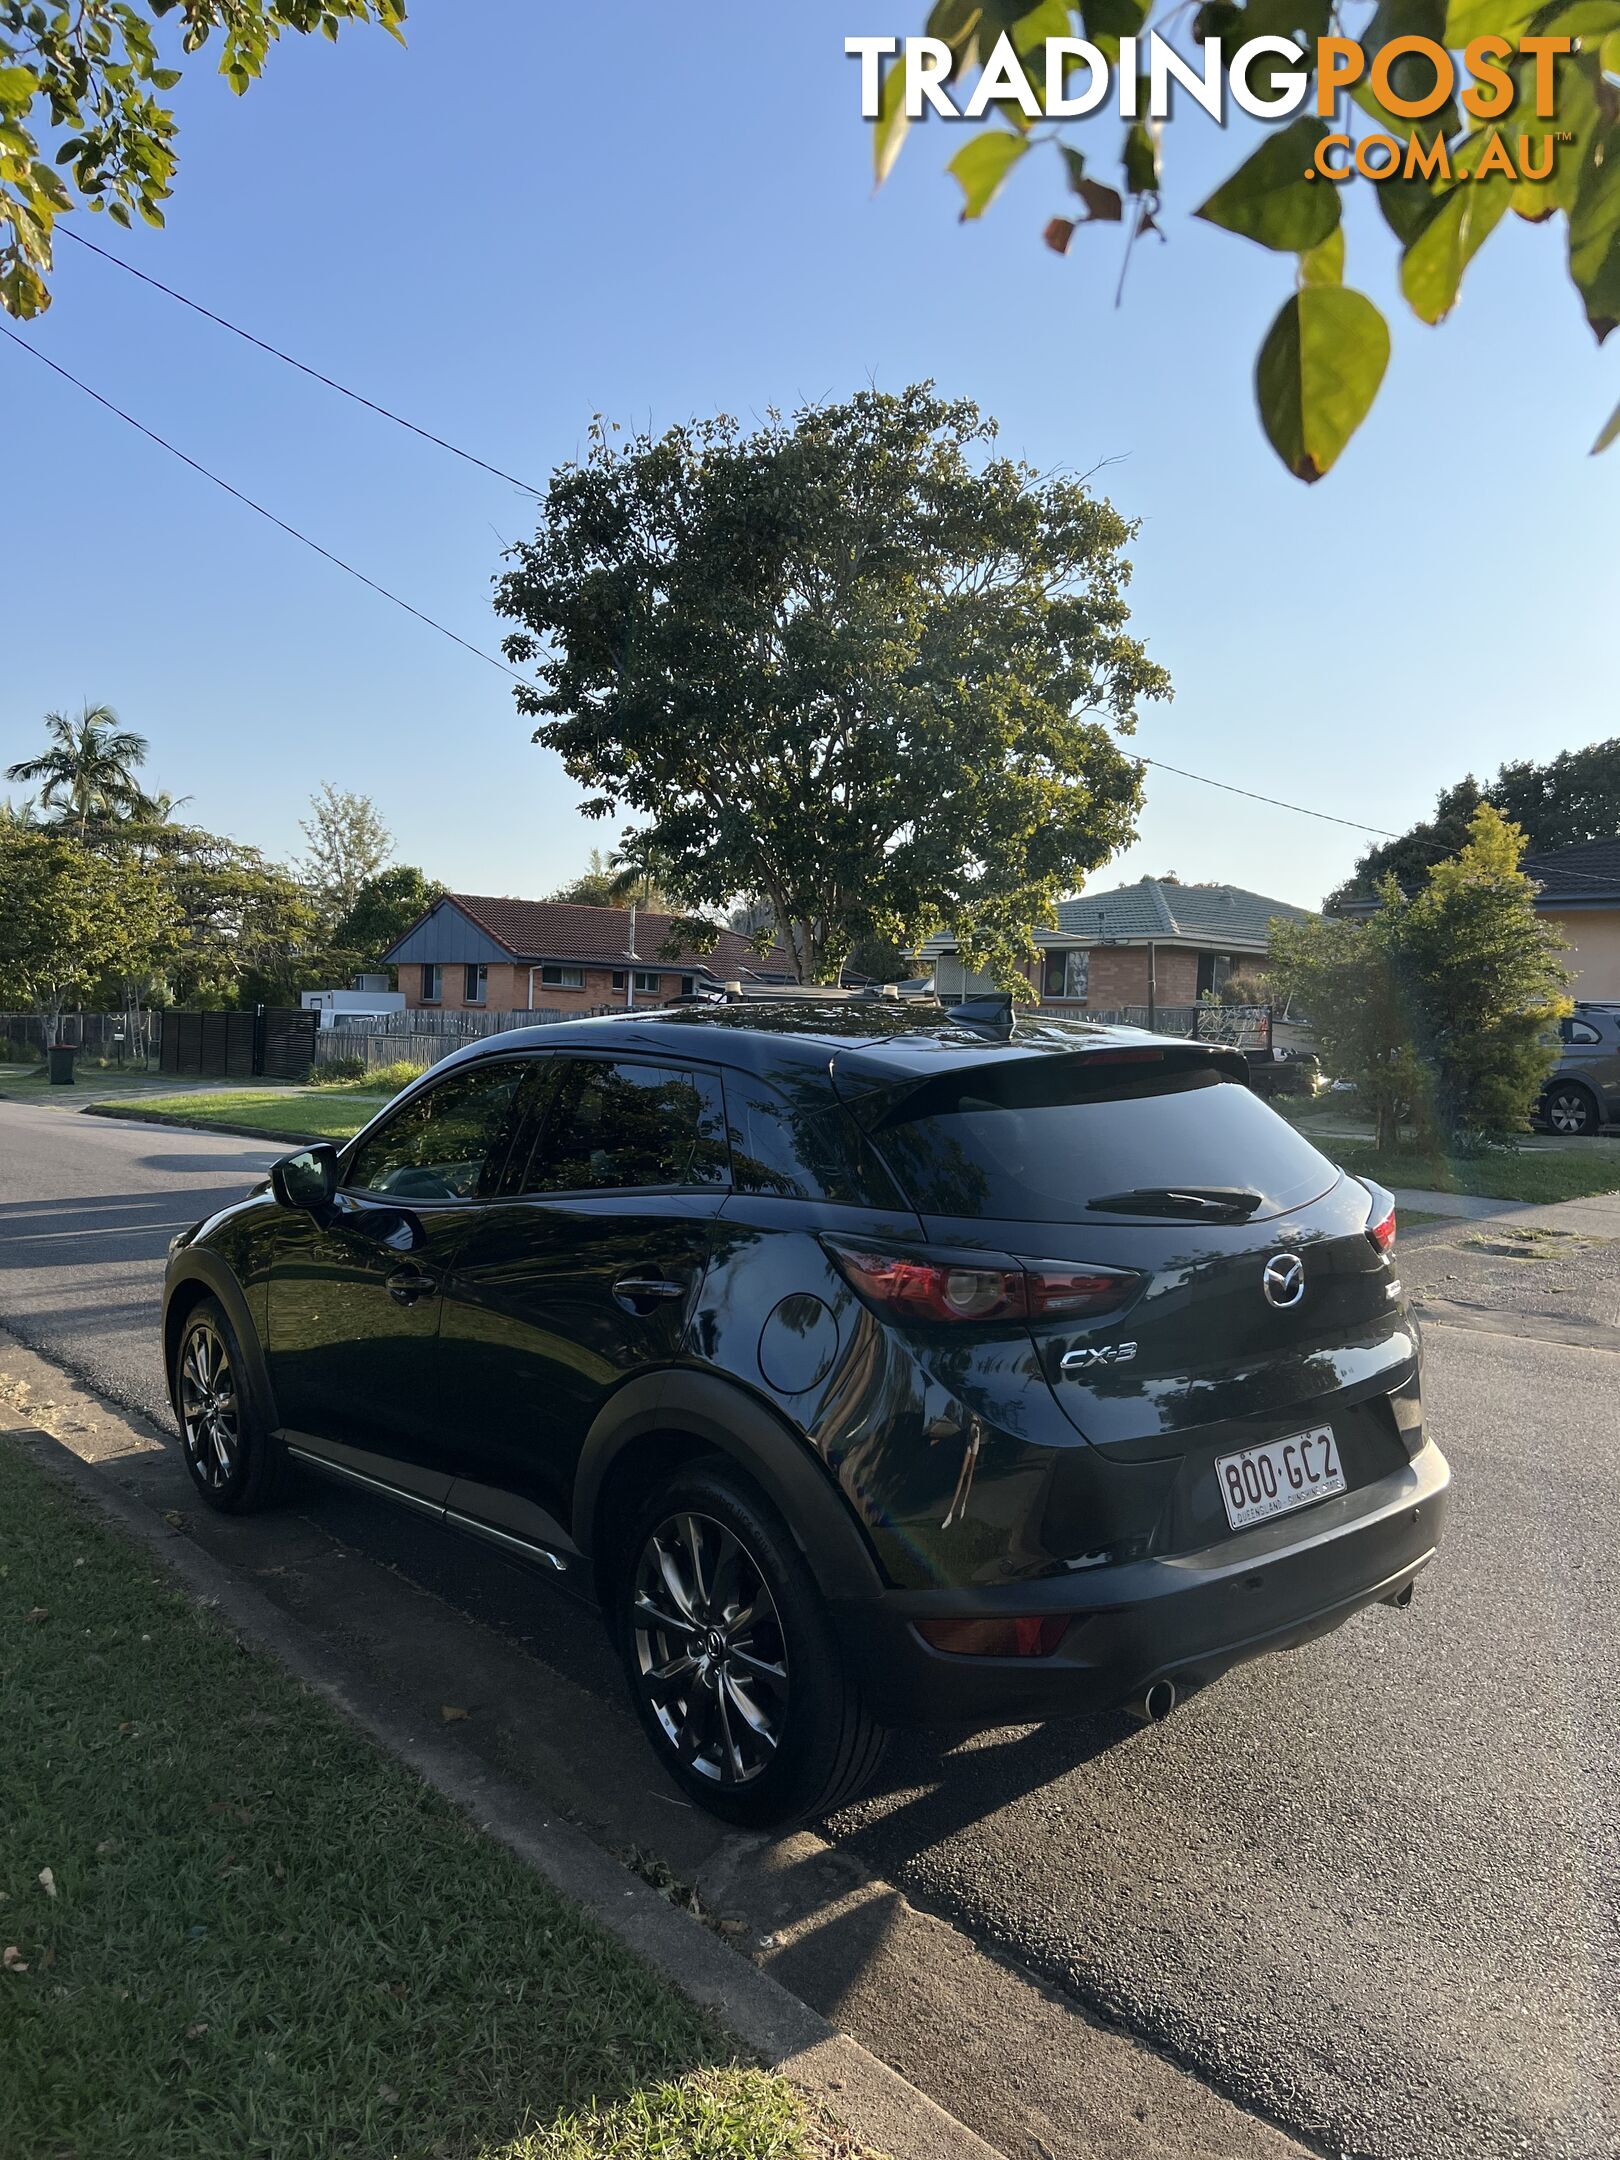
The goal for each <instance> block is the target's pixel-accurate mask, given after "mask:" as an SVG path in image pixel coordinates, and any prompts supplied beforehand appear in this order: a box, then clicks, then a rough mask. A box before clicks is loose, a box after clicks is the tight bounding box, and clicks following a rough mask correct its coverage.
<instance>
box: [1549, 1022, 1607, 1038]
mask: <svg viewBox="0 0 1620 2160" xmlns="http://www.w3.org/2000/svg"><path fill="white" fill-rule="evenodd" d="M1558 1032H1559V1033H1560V1034H1561V1035H1562V1036H1563V1038H1564V1040H1565V1042H1567V1043H1600V1042H1601V1041H1602V1040H1603V1037H1602V1036H1601V1035H1600V1034H1599V1033H1598V1031H1597V1029H1596V1028H1595V1027H1593V1025H1592V1024H1591V1022H1590V1021H1589V1020H1566V1021H1564V1022H1563V1024H1562V1025H1561V1027H1560V1028H1559V1030H1558Z"/></svg>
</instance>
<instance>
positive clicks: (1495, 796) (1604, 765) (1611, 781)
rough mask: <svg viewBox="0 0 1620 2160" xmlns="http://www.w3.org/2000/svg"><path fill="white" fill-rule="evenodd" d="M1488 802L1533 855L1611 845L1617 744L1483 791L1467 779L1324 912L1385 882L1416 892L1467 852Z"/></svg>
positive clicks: (1505, 778)
mask: <svg viewBox="0 0 1620 2160" xmlns="http://www.w3.org/2000/svg"><path fill="white" fill-rule="evenodd" d="M1485 802H1488V803H1491V804H1493V805H1494V806H1495V807H1496V808H1497V809H1498V810H1500V811H1501V813H1502V815H1503V816H1504V817H1505V818H1507V819H1509V820H1510V821H1511V822H1512V823H1513V824H1515V825H1518V826H1520V827H1521V828H1522V829H1523V831H1524V834H1525V839H1526V841H1527V843H1528V846H1529V850H1530V852H1531V853H1532V854H1541V853H1543V852H1544V851H1546V850H1549V849H1552V848H1564V847H1574V846H1576V845H1577V844H1578V843H1579V842H1581V841H1583V840H1608V839H1612V838H1613V837H1614V835H1615V834H1616V833H1620V736H1613V737H1611V738H1610V740H1609V741H1607V742H1597V743H1588V744H1587V746H1586V748H1585V749H1584V750H1565V751H1561V752H1560V753H1559V755H1558V756H1557V757H1555V758H1551V759H1549V760H1548V762H1547V763H1546V764H1545V765H1537V764H1534V763H1532V762H1531V761H1530V760H1529V759H1518V760H1515V761H1513V762H1511V763H1509V764H1506V765H1504V766H1503V767H1502V769H1501V771H1500V772H1499V773H1498V774H1497V776H1496V778H1495V779H1494V780H1492V781H1491V782H1489V783H1488V785H1486V786H1485V787H1481V786H1480V784H1479V782H1478V781H1477V780H1476V779H1475V778H1474V776H1473V774H1472V773H1468V774H1467V775H1465V777H1464V778H1463V779H1461V780H1459V781H1457V782H1456V784H1455V785H1454V786H1452V787H1449V788H1445V789H1442V791H1441V793H1440V796H1439V799H1438V801H1437V803H1436V805H1435V814H1434V816H1433V817H1432V818H1429V819H1425V820H1423V821H1422V822H1420V823H1419V824H1416V825H1414V826H1413V827H1412V828H1411V830H1410V831H1409V832H1406V833H1403V834H1402V835H1401V836H1400V838H1399V839H1397V840H1387V841H1384V842H1382V843H1381V844H1380V845H1379V846H1377V847H1373V848H1369V849H1368V850H1367V852H1366V854H1365V855H1363V856H1362V858H1361V860H1360V861H1359V862H1358V863H1357V864H1356V867H1355V869H1354V871H1352V873H1351V875H1350V877H1349V878H1348V879H1347V880H1346V881H1345V883H1344V884H1343V885H1341V886H1340V887H1339V889H1338V891H1337V892H1335V893H1331V894H1330V895H1329V896H1328V901H1327V905H1328V906H1329V907H1337V906H1340V905H1342V904H1343V903H1344V902H1345V901H1346V900H1350V899H1356V898H1364V897H1366V896H1368V895H1370V894H1371V893H1373V892H1374V891H1376V889H1377V887H1378V885H1379V883H1380V882H1381V880H1382V879H1384V878H1386V877H1390V876H1393V877H1394V878H1396V879H1397V880H1398V882H1399V884H1400V886H1401V889H1402V890H1403V891H1404V892H1414V891H1416V890H1417V889H1418V887H1419V886H1421V885H1422V883H1423V881H1424V879H1425V878H1426V877H1427V876H1428V874H1429V872H1430V870H1431V869H1432V868H1433V867H1434V865H1435V863H1436V862H1437V861H1438V860H1440V858H1441V857H1442V856H1446V855H1456V854H1458V853H1459V852H1460V851H1461V850H1462V849H1463V848H1464V847H1465V846H1466V845H1467V843H1468V838H1469V832H1470V829H1471V824H1472V820H1473V816H1474V813H1475V811H1476V810H1477V809H1478V808H1479V806H1480V804H1481V803H1485Z"/></svg>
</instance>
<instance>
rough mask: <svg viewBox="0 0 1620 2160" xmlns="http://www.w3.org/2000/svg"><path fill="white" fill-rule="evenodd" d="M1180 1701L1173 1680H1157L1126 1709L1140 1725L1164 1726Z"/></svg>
mask: <svg viewBox="0 0 1620 2160" xmlns="http://www.w3.org/2000/svg"><path fill="white" fill-rule="evenodd" d="M1180 1699H1181V1698H1180V1696H1179V1695H1178V1694H1177V1692H1176V1683H1175V1682H1174V1681H1173V1680H1155V1681H1154V1683H1153V1685H1152V1686H1151V1687H1150V1688H1147V1689H1145V1690H1144V1692H1143V1693H1142V1694H1140V1695H1138V1696H1137V1697H1136V1699H1135V1701H1134V1702H1131V1703H1129V1704H1127V1706H1126V1707H1127V1708H1128V1710H1129V1711H1130V1714H1131V1716H1132V1717H1133V1718H1135V1719H1136V1721H1137V1723H1138V1724H1139V1725H1162V1724H1163V1723H1164V1721H1165V1719H1166V1718H1167V1717H1168V1716H1169V1715H1170V1713H1171V1711H1172V1710H1173V1709H1174V1708H1175V1707H1176V1704H1177V1703H1178V1702H1179V1701H1180Z"/></svg>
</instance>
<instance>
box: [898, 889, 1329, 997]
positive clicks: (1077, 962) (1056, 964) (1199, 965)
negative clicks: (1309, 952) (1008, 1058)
mask: <svg viewBox="0 0 1620 2160" xmlns="http://www.w3.org/2000/svg"><path fill="white" fill-rule="evenodd" d="M1057 915H1058V921H1057V928H1056V929H1055V930H1046V929H1041V930H1037V931H1036V932H1035V934H1034V943H1035V948H1036V953H1035V958H1034V960H1033V961H1032V962H1031V963H1030V986H1031V988H1032V989H1034V990H1035V991H1036V992H1037V993H1038V995H1039V997H1040V1001H1041V1004H1042V1006H1043V1008H1045V1009H1047V1010H1049V1011H1052V1012H1059V1013H1064V1012H1066V1013H1086V1012H1119V1011H1122V1010H1125V1009H1127V1008H1132V1007H1141V1008H1145V1009H1150V1010H1151V1009H1157V1010H1160V1011H1162V1010H1163V1009H1164V1008H1166V1007H1167V1006H1172V1005H1196V1004H1197V1003H1198V1001H1199V1000H1200V999H1201V998H1202V997H1203V995H1204V993H1205V992H1206V991H1214V992H1217V993H1218V992H1219V991H1220V990H1221V989H1222V987H1223V986H1224V984H1225V983H1226V980H1227V978H1228V977H1229V976H1231V975H1235V974H1240V973H1245V974H1246V973H1253V972H1255V971H1257V970H1259V969H1263V968H1264V966H1265V961H1266V955H1267V953H1268V951H1269V949H1270V930H1269V927H1268V926H1269V925H1270V923H1271V920H1272V918H1273V917H1274V916H1278V915H1280V916H1282V917H1283V918H1284V919H1285V920H1286V921H1288V922H1305V921H1308V920H1309V917H1310V910H1309V909H1308V908H1299V907H1291V906H1290V905H1289V904H1288V902H1287V901H1286V900H1269V899H1267V898H1266V896H1265V895H1264V894H1263V893H1254V892H1248V891H1246V890H1245V889H1244V888H1243V887H1242V886H1241V885H1182V884H1180V883H1178V882H1177V880H1176V879H1174V878H1149V877H1145V878H1142V879H1141V880H1139V882H1138V883H1136V884H1135V885H1120V886H1117V887H1116V888H1115V889H1114V890H1113V891H1111V892H1100V893H1087V894H1086V895H1085V896H1084V897H1083V898H1081V899H1078V900H1060V901H1059V902H1058V909H1057ZM918 957H919V960H920V962H921V964H922V965H923V966H924V967H929V966H931V967H932V968H933V970H934V980H935V983H936V985H937V987H938V989H939V990H940V992H941V994H942V995H945V996H955V995H956V994H958V993H959V992H960V991H962V990H964V989H971V988H973V987H976V979H975V978H970V977H968V976H966V975H965V974H964V972H963V969H962V967H961V964H960V962H959V961H958V960H957V959H956V942H955V940H954V939H953V938H951V937H948V936H942V937H936V938H930V940H929V941H928V943H927V944H926V945H925V946H924V947H923V948H922V951H921V953H920V954H919V956H918Z"/></svg>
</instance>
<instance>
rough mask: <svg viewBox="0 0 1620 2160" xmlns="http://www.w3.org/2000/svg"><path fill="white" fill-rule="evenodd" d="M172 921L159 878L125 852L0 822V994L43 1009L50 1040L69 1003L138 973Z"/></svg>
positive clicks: (166, 934) (57, 1032)
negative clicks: (106, 852)
mask: <svg viewBox="0 0 1620 2160" xmlns="http://www.w3.org/2000/svg"><path fill="white" fill-rule="evenodd" d="M172 926H173V907H172V903H171V901H170V899H169V897H168V895H167V894H166V893H165V891H164V889H163V885H162V881H161V879H160V878H159V877H158V876H157V875H156V873H155V872H154V871H153V870H152V869H150V868H149V867H147V866H145V865H143V864H140V863H138V862H136V861H134V860H133V858H131V857H129V856H127V855H126V856H103V855H97V854H94V853H92V852H91V851H90V850H89V849H88V848H85V847H81V846H80V845H79V844H78V842H77V841H75V840H72V839H70V838H69V837H68V836H67V835H66V834H64V833H61V832H57V831H51V830H39V831H29V830H27V829H23V828H17V827H8V828H5V829H3V830H0V999H3V1000H4V1001H6V1002H8V1003H15V1004H18V1005H27V1006H30V1007H32V1008H33V1009H34V1010H35V1011H36V1012H39V1013H41V1014H43V1015H44V1017H45V1020H46V1023H47V1026H48V1028H49V1030H50V1040H51V1041H52V1042H55V1041H56V1040H57V1039H58V1036H59V1035H60V1032H61V1026H62V1014H63V1012H64V1010H65V1009H66V1007H67V1006H68V1005H70V1004H75V1003H80V1002H84V1001H87V1000H89V999H92V998H94V997H96V996H98V995H100V994H102V993H104V992H105V990H106V988H107V986H108V985H109V984H111V983H116V982H117V981H119V980H121V979H122V978H125V977H128V976H133V975H139V974H142V973H144V972H145V971H146V970H147V968H148V967H149V966H150V965H151V962H152V959H153V957H154V955H155V954H156V953H157V951H158V950H159V949H160V948H161V946H162V944H163V942H164V940H165V938H166V937H167V936H168V934H169V933H170V931H171V929H172Z"/></svg>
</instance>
